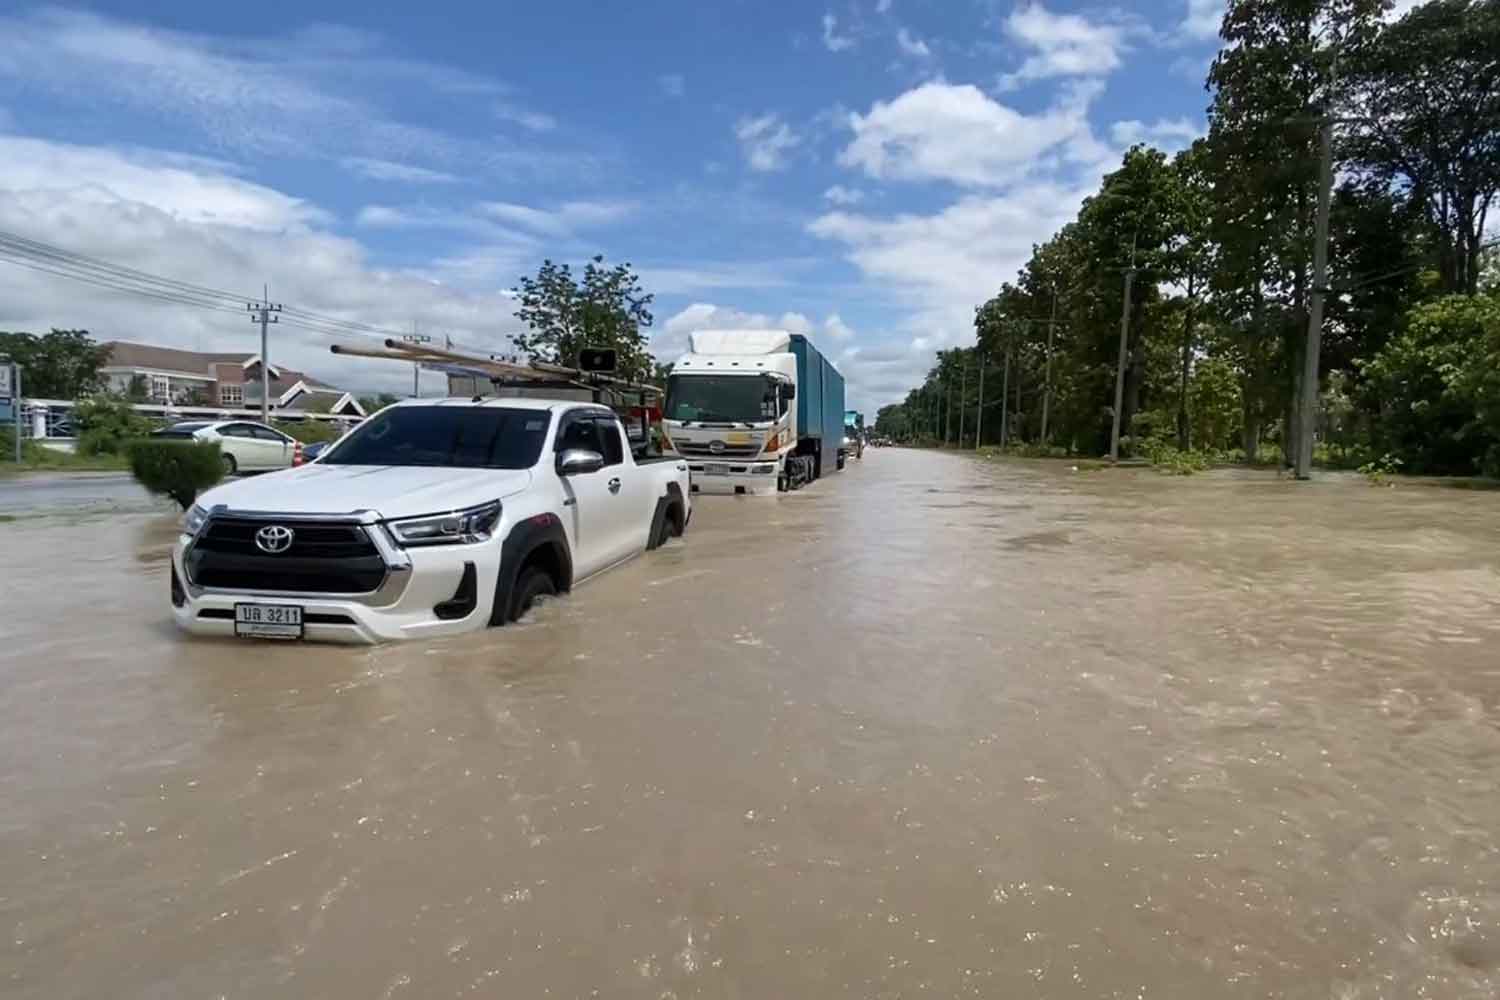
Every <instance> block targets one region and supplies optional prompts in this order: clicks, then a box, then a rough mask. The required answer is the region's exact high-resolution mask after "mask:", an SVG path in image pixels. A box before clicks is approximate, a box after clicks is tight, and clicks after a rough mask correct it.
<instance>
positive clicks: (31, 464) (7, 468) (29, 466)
mask: <svg viewBox="0 0 1500 1000" xmlns="http://www.w3.org/2000/svg"><path fill="white" fill-rule="evenodd" d="M14 456H15V453H14V452H11V453H9V454H7V455H5V456H4V458H3V459H0V479H5V478H13V477H15V476H24V475H27V474H29V473H33V472H126V471H128V470H129V469H130V464H129V463H128V462H127V461H126V460H125V456H124V455H74V454H71V453H69V452H65V451H53V450H52V449H51V448H43V447H41V446H40V445H27V447H26V450H25V451H24V452H23V453H22V455H21V461H20V462H19V463H17V462H16V460H15V457H14Z"/></svg>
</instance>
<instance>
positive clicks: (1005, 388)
mask: <svg viewBox="0 0 1500 1000" xmlns="http://www.w3.org/2000/svg"><path fill="white" fill-rule="evenodd" d="M1002 372H1003V374H1002V375H1001V376H1000V447H1001V449H1002V450H1003V449H1004V448H1005V446H1006V445H1007V444H1009V443H1010V344H1006V345H1005V367H1004V368H1003V369H1002Z"/></svg>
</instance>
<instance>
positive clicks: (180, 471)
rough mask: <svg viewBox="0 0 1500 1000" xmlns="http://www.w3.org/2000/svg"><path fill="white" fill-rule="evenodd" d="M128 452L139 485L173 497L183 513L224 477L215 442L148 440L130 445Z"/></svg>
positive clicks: (132, 473)
mask: <svg viewBox="0 0 1500 1000" xmlns="http://www.w3.org/2000/svg"><path fill="white" fill-rule="evenodd" d="M128 452H129V455H130V472H131V475H133V476H135V479H136V482H138V483H140V484H141V485H142V486H144V487H145V488H146V489H148V490H150V491H151V492H152V493H156V494H159V495H162V496H169V497H171V498H172V499H173V500H176V501H177V504H178V506H180V507H181V508H182V509H183V510H187V509H188V508H189V507H191V506H192V505H193V501H194V500H196V499H198V494H199V493H202V492H203V491H204V490H206V489H208V488H209V487H210V486H212V485H214V484H215V483H217V482H218V481H219V480H220V479H221V478H222V477H223V475H224V461H223V459H222V458H221V457H220V455H219V445H218V442H216V441H181V440H149V439H148V440H140V441H132V442H130V445H129V448H128Z"/></svg>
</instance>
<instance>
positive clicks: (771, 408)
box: [665, 375, 778, 423]
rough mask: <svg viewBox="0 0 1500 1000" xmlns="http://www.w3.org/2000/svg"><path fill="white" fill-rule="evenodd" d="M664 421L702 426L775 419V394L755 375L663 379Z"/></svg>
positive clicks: (686, 376) (682, 376)
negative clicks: (665, 398)
mask: <svg viewBox="0 0 1500 1000" xmlns="http://www.w3.org/2000/svg"><path fill="white" fill-rule="evenodd" d="M665 412H666V419H668V420H681V421H690V422H698V421H701V422H706V423H762V422H764V421H767V420H775V419H776V417H777V416H778V414H777V412H776V393H775V392H774V386H773V385H772V383H771V381H770V380H769V379H766V378H763V377H761V376H759V375H673V376H671V377H670V378H668V379H667V404H666V411H665Z"/></svg>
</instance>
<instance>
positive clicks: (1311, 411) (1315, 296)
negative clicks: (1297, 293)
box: [1296, 55, 1338, 479]
mask: <svg viewBox="0 0 1500 1000" xmlns="http://www.w3.org/2000/svg"><path fill="white" fill-rule="evenodd" d="M1337 80H1338V57H1337V55H1335V57H1334V64H1333V79H1331V80H1330V81H1329V95H1328V97H1327V100H1326V106H1325V107H1324V108H1323V120H1322V122H1321V123H1320V126H1319V129H1318V146H1319V150H1318V152H1319V164H1318V217H1317V221H1316V223H1315V224H1314V230H1313V286H1312V295H1311V297H1310V299H1309V301H1308V305H1307V348H1306V349H1305V350H1304V351H1303V352H1302V400H1301V409H1302V419H1301V421H1299V423H1300V424H1301V426H1300V427H1298V437H1299V439H1300V440H1299V447H1298V448H1297V469H1296V475H1297V478H1298V479H1311V478H1312V453H1313V430H1314V427H1315V425H1316V424H1317V422H1318V353H1319V351H1320V350H1321V349H1322V346H1323V301H1324V297H1325V296H1326V295H1327V294H1328V212H1329V204H1330V202H1331V201H1332V197H1333V95H1332V89H1333V86H1334V84H1335V83H1336V82H1337Z"/></svg>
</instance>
